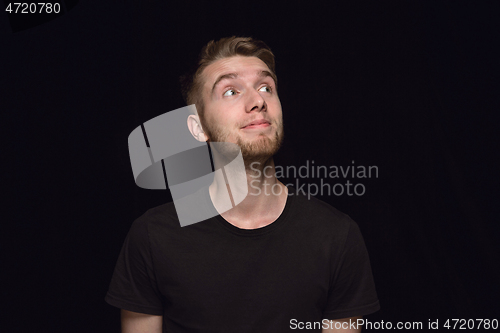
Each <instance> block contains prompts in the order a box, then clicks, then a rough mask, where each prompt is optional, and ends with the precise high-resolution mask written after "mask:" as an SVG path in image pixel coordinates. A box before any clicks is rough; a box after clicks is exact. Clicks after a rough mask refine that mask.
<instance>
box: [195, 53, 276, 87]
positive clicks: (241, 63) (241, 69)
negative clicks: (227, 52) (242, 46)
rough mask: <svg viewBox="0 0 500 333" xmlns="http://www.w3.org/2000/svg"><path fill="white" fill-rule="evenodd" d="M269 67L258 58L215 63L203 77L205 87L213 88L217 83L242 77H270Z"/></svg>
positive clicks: (236, 58) (241, 57) (226, 59)
mask: <svg viewBox="0 0 500 333" xmlns="http://www.w3.org/2000/svg"><path fill="white" fill-rule="evenodd" d="M267 72H270V70H269V67H267V65H266V64H265V63H264V62H263V61H262V60H260V59H259V58H257V57H243V56H235V57H230V58H224V59H220V60H217V61H215V62H214V63H212V64H210V65H208V66H207V68H205V70H204V71H203V76H204V78H205V85H208V86H210V87H211V86H212V85H213V84H214V83H216V81H217V80H218V79H219V78H220V77H222V76H224V78H236V77H242V76H268V74H267Z"/></svg>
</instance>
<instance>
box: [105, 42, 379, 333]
mask: <svg viewBox="0 0 500 333" xmlns="http://www.w3.org/2000/svg"><path fill="white" fill-rule="evenodd" d="M183 88H184V93H185V97H186V101H187V103H188V104H196V107H197V111H198V115H192V116H189V118H188V120H187V123H188V128H189V131H190V132H191V134H192V135H193V137H194V138H195V139H197V140H199V141H207V142H229V143H233V144H237V145H238V146H239V147H240V149H241V153H242V156H243V159H244V164H245V170H246V178H247V184H248V194H247V195H246V197H245V199H244V200H243V201H241V202H240V203H239V204H237V205H235V206H234V208H232V209H230V210H227V211H226V210H224V209H219V208H220V207H218V203H217V202H218V200H217V197H218V194H219V193H220V192H221V191H222V189H224V191H228V192H229V193H230V195H231V190H233V191H234V190H235V189H234V188H232V189H231V188H229V185H228V181H227V179H225V178H223V177H215V179H214V182H213V183H212V185H210V187H209V189H208V190H207V191H206V196H205V198H206V203H207V205H212V207H213V208H214V209H215V210H217V211H218V212H221V213H220V214H219V215H217V216H215V217H213V218H210V219H207V220H205V221H202V222H199V223H196V224H192V225H189V226H185V227H180V225H179V221H178V219H177V216H176V212H175V207H174V205H173V204H172V203H167V204H164V205H161V206H159V207H156V208H153V209H150V210H148V212H146V213H145V214H144V215H143V216H141V217H140V218H138V219H137V220H136V221H135V222H134V223H133V225H132V227H131V229H130V232H129V234H128V236H127V239H126V240H125V243H124V246H123V249H122V251H121V254H120V257H119V259H118V262H117V265H116V268H115V272H114V274H113V278H112V281H111V285H110V288H109V291H108V294H107V295H106V301H107V302H108V303H109V304H111V305H114V306H116V307H119V308H121V309H122V332H127V333H128V332H156V333H160V332H231V333H232V332H273V333H278V332H289V331H291V330H295V329H309V330H311V329H313V330H312V331H316V332H337V331H338V332H359V331H361V326H359V325H353V324H351V323H350V321H351V322H352V323H355V322H356V320H357V319H359V318H361V316H363V315H366V314H369V313H372V312H375V311H377V310H378V309H379V304H378V300H377V295H376V292H375V287H374V283H373V278H372V273H371V268H370V263H369V259H368V254H367V251H366V248H365V245H364V242H363V238H362V236H361V233H360V231H359V229H358V227H357V225H356V223H355V222H353V221H352V220H351V219H350V218H349V217H348V216H347V215H345V214H343V213H341V212H339V211H338V210H336V209H335V208H333V207H331V206H329V205H328V204H326V203H324V202H322V201H319V200H317V199H315V198H311V200H308V199H307V198H306V197H305V196H303V195H301V194H300V193H298V192H296V191H295V189H294V188H293V187H287V186H285V185H284V184H282V183H281V182H280V181H279V180H278V179H276V177H275V169H274V161H273V155H274V154H275V153H276V152H277V151H278V149H279V147H280V144H281V142H282V140H283V121H282V110H281V104H280V100H279V98H278V94H277V78H276V74H275V65H274V55H273V54H272V52H271V50H270V49H269V48H268V47H267V46H266V45H265V44H264V43H263V42H261V41H257V40H253V39H251V38H236V37H231V38H224V39H221V40H219V41H217V42H214V41H211V42H210V43H208V44H207V46H205V48H204V49H203V50H202V52H201V55H200V60H199V63H198V67H197V69H196V71H195V72H194V73H193V74H192V75H190V76H186V77H184V79H183ZM214 156H215V157H214V167H215V169H217V168H218V167H220V165H222V162H221V161H220V159H218V158H216V157H217V156H218V155H217V152H214ZM236 190H237V189H236Z"/></svg>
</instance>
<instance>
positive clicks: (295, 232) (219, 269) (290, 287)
mask: <svg viewBox="0 0 500 333" xmlns="http://www.w3.org/2000/svg"><path fill="white" fill-rule="evenodd" d="M205 200H206V202H205V204H207V205H211V201H210V197H209V195H208V192H206V196H205ZM212 207H213V205H212ZM105 300H106V301H107V302H108V303H109V304H111V305H113V306H116V307H118V308H121V309H125V310H129V311H134V312H140V313H146V314H152V315H163V332H169V333H171V332H231V333H233V332H252V333H255V332H272V333H279V332H289V331H292V327H294V326H292V322H293V323H297V322H305V323H306V322H321V321H322V319H330V320H331V319H340V318H347V317H352V316H360V315H366V314H370V313H372V312H375V311H377V310H378V309H379V308H380V306H379V302H378V299H377V294H376V291H375V286H374V282H373V277H372V272H371V268H370V261H369V258H368V253H367V251H366V247H365V244H364V241H363V237H362V236H361V233H360V231H359V228H358V226H357V224H356V223H355V222H354V221H353V220H352V219H351V218H350V217H349V216H347V215H345V214H343V213H341V212H340V211H338V210H336V209H335V208H333V207H332V206H330V205H328V204H326V203H325V202H323V201H320V200H318V199H316V198H313V197H312V198H310V200H309V199H308V198H307V197H305V196H304V195H302V194H299V193H297V191H296V190H295V189H294V188H293V187H291V186H290V187H289V196H288V198H287V202H286V205H285V208H284V210H283V212H282V214H281V215H280V217H279V218H278V219H277V220H276V221H274V222H273V223H271V224H269V225H267V226H265V227H262V228H258V229H240V228H238V227H236V226H234V225H232V224H230V223H229V222H227V221H226V220H224V219H223V218H222V217H221V216H220V215H217V216H215V217H213V218H210V219H207V220H205V221H202V222H198V223H195V224H192V225H189V226H185V227H181V226H180V224H179V220H178V218H177V215H176V211H175V207H174V204H173V203H167V204H164V205H161V206H158V207H156V208H153V209H150V210H148V211H147V212H146V213H145V214H144V215H142V216H141V217H139V218H138V219H137V220H135V221H134V223H133V224H132V227H131V229H130V231H129V234H128V236H127V238H126V240H125V243H124V245H123V248H122V250H121V253H120V256H119V258H118V262H117V264H116V268H115V271H114V274H113V277H112V280H111V284H110V287H109V290H108V293H107V295H106V298H105ZM313 331H314V330H313ZM315 331H316V332H320V331H321V329H320V328H319V329H317V330H315Z"/></svg>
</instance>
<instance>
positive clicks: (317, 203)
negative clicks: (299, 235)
mask: <svg viewBox="0 0 500 333" xmlns="http://www.w3.org/2000/svg"><path fill="white" fill-rule="evenodd" d="M290 192H291V193H292V195H294V196H295V200H294V205H295V209H294V210H295V214H293V215H294V216H295V217H299V218H301V219H306V221H307V224H309V225H314V226H318V227H324V228H327V229H330V230H336V231H337V232H338V231H339V230H345V231H347V230H348V229H349V228H350V227H351V225H352V224H356V222H354V221H353V220H352V219H351V217H350V216H349V215H347V214H345V213H343V212H341V211H340V210H338V209H337V208H335V207H333V206H332V205H330V204H329V203H327V202H325V201H323V200H320V199H318V198H316V197H313V196H305V195H303V194H301V193H298V192H297V191H296V190H295V188H292V191H290Z"/></svg>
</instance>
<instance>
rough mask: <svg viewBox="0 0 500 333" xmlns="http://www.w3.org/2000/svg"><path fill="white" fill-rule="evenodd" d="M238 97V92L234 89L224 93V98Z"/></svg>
mask: <svg viewBox="0 0 500 333" xmlns="http://www.w3.org/2000/svg"><path fill="white" fill-rule="evenodd" d="M233 95H236V90H234V89H229V90H227V91H226V92H225V93H224V96H233Z"/></svg>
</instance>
